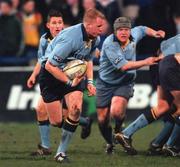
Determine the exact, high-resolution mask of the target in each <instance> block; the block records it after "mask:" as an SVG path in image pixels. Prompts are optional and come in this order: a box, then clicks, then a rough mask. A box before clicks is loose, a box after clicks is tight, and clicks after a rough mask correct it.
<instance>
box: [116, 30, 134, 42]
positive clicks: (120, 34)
mask: <svg viewBox="0 0 180 167" xmlns="http://www.w3.org/2000/svg"><path fill="white" fill-rule="evenodd" d="M130 34H131V29H130V28H119V29H118V30H117V31H116V36H117V38H118V40H119V41H120V42H121V43H126V42H127V41H128V40H129V37H130Z"/></svg>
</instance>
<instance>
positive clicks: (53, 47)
mask: <svg viewBox="0 0 180 167" xmlns="http://www.w3.org/2000/svg"><path fill="white" fill-rule="evenodd" d="M99 42H100V39H99V37H98V38H97V39H96V40H94V41H92V40H89V39H88V36H87V33H86V31H85V28H84V26H83V24H77V25H75V26H72V27H69V28H66V29H65V30H63V31H61V32H60V33H59V34H58V35H57V36H56V37H55V38H54V39H53V40H52V41H51V42H50V44H49V45H48V48H47V50H46V53H45V56H46V57H48V60H49V62H50V63H51V64H53V65H54V66H57V67H59V68H60V69H63V68H64V66H65V64H66V63H67V62H68V61H70V60H73V59H80V60H86V61H89V60H92V58H93V52H94V50H95V49H96V47H97V45H98V44H99Z"/></svg>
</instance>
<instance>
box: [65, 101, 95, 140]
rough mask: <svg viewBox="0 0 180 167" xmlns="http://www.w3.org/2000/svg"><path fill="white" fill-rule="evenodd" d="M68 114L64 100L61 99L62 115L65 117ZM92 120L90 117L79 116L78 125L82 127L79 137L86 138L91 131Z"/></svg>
mask: <svg viewBox="0 0 180 167" xmlns="http://www.w3.org/2000/svg"><path fill="white" fill-rule="evenodd" d="M67 116H68V109H67V105H66V101H65V100H63V117H64V119H66V118H67ZM92 122H93V120H92V119H91V118H90V117H82V116H80V118H79V125H80V126H81V127H82V130H81V138H82V139H86V138H87V137H88V136H89V135H90V133H91V125H92Z"/></svg>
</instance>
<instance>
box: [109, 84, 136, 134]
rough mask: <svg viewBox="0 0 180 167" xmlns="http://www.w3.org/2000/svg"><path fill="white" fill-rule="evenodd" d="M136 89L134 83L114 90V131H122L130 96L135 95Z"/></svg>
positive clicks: (112, 112) (112, 113) (112, 104)
mask: <svg viewBox="0 0 180 167" xmlns="http://www.w3.org/2000/svg"><path fill="white" fill-rule="evenodd" d="M133 93H134V89H133V84H129V85H125V86H117V87H116V88H115V89H114V92H113V98H112V100H111V109H110V113H111V117H112V118H114V120H115V128H114V133H115V134H117V133H120V132H121V130H122V124H123V122H124V118H125V115H126V108H127V104H128V101H129V98H130V97H132V96H133Z"/></svg>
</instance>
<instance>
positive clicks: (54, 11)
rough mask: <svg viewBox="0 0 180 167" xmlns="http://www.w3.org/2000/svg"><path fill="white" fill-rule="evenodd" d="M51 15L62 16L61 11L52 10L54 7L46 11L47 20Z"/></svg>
mask: <svg viewBox="0 0 180 167" xmlns="http://www.w3.org/2000/svg"><path fill="white" fill-rule="evenodd" d="M51 17H63V16H62V13H61V12H59V11H57V10H54V9H51V10H50V11H49V13H48V16H47V22H49V20H50V18H51Z"/></svg>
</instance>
